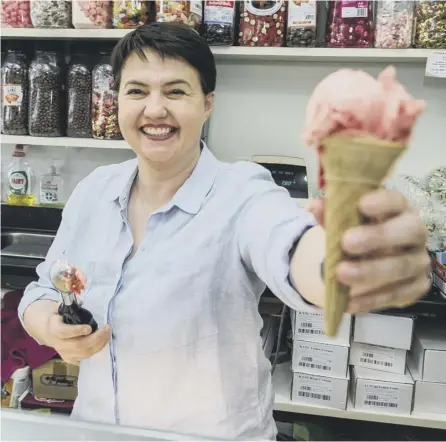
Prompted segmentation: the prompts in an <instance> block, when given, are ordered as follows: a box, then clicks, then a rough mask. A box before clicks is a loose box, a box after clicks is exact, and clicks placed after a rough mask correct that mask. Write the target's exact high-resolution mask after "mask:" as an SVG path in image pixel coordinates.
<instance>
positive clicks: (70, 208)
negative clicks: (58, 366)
mask: <svg viewBox="0 0 446 442" xmlns="http://www.w3.org/2000/svg"><path fill="white" fill-rule="evenodd" d="M82 184H83V183H82V182H81V183H80V184H79V185H78V186H77V187H76V189H75V190H74V191H73V193H72V195H71V197H70V198H69V200H68V202H67V204H66V205H65V208H64V210H63V212H62V220H61V223H60V226H59V229H58V231H57V234H56V237H55V239H54V241H53V243H52V245H51V247H50V249H49V250H48V253H47V256H46V258H45V261H44V262H42V263H41V264H39V265H38V266H37V267H36V273H37V276H38V277H39V279H38V280H37V281H33V282H31V283H30V284H29V285H28V286H27V287H26V289H25V292H24V294H23V297H22V299H21V301H20V304H19V307H18V315H19V319H20V321H21V323H22V326H23V328H25V330H26V327H25V324H24V322H23V317H24V314H25V311H26V309H27V308H28V307H29V306H30V305H31V304H32V303H33V302H35V301H38V300H50V301H55V302H59V301H60V300H61V298H60V294H59V293H58V292H57V291H56V290H55V289H54V288H53V286H52V284H51V280H50V269H51V266H52V265H53V263H54V261H56V260H57V259H59V258H60V257H61V256H62V255H63V254H64V253H65V250H66V247H67V245H68V244H69V242H70V241H71V236H72V230H73V226H74V225H75V223H76V216H77V214H78V211H79V204H80V203H81V201H82V197H81V195H80V193H81V188H82V187H83V186H82Z"/></svg>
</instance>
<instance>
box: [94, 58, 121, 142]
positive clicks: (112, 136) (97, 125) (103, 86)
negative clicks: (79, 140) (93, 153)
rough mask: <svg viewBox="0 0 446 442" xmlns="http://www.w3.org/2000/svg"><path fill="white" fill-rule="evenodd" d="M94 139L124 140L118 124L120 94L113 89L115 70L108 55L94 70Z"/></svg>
mask: <svg viewBox="0 0 446 442" xmlns="http://www.w3.org/2000/svg"><path fill="white" fill-rule="evenodd" d="M92 130H93V137H94V138H99V139H108V140H118V139H122V135H121V131H120V129H119V123H118V93H117V92H116V91H115V90H114V87H113V70H112V67H111V65H110V63H109V56H108V55H107V54H102V55H101V60H100V61H99V63H98V64H97V65H96V66H95V67H94V69H93V94H92Z"/></svg>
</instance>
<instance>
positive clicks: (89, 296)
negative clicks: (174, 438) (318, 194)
mask: <svg viewBox="0 0 446 442" xmlns="http://www.w3.org/2000/svg"><path fill="white" fill-rule="evenodd" d="M136 173H137V162H136V160H130V161H127V162H125V163H122V164H117V165H112V166H104V167H100V168H98V169H97V170H95V171H94V172H93V173H92V174H91V175H89V176H88V177H87V178H85V179H84V180H83V181H82V182H81V183H80V184H79V185H78V186H77V187H76V189H75V190H74V192H73V194H72V196H71V198H70V200H69V201H68V203H67V205H66V207H65V209H64V213H63V220H62V223H61V225H60V228H59V231H58V233H57V236H56V238H55V240H54V242H53V245H52V247H51V249H50V251H49V252H48V256H47V258H46V261H45V262H44V263H42V264H41V265H39V266H38V269H37V270H38V275H39V280H38V282H33V283H31V284H30V285H29V286H28V287H27V289H26V291H25V294H24V296H23V298H22V301H21V303H20V306H19V315H20V317H21V319H22V321H23V314H24V311H25V309H26V308H27V306H29V305H30V304H31V303H32V302H34V301H36V300H38V299H51V300H54V301H59V300H60V295H59V294H58V293H57V292H56V291H55V290H54V289H53V288H52V286H51V283H50V281H49V269H50V267H51V265H52V264H53V262H54V261H55V260H56V259H58V258H65V259H67V260H68V261H70V262H71V263H72V264H74V265H75V266H77V267H79V268H80V269H82V270H83V271H84V272H85V273H86V275H87V278H88V282H87V285H86V289H85V292H84V306H85V308H87V309H88V310H90V311H91V312H92V313H93V315H94V317H95V319H96V321H97V322H98V324H99V326H103V325H104V324H106V323H109V324H111V325H112V329H113V333H112V337H111V340H110V343H109V345H107V346H106V347H105V348H104V349H103V350H101V351H100V352H99V353H97V354H95V355H94V356H92V357H91V358H89V359H87V360H84V361H82V362H81V367H80V375H79V383H78V390H79V394H78V397H77V400H76V402H75V406H74V410H73V414H72V416H73V417H74V418H76V419H82V420H87V421H97V422H103V423H111V424H114V423H119V424H121V425H126V426H133V427H145V428H151V429H156V430H161V431H170V432H177V433H183V434H192V435H196V436H202V437H211V438H224V439H274V438H275V436H276V426H275V423H274V420H273V417H272V409H273V402H274V394H273V390H272V384H271V375H270V369H271V364H270V362H269V361H268V359H267V358H266V357H265V355H264V352H263V349H262V342H261V339H260V330H261V328H262V319H261V317H260V315H259V312H258V304H259V300H260V296H261V295H262V293H263V292H264V290H265V288H266V286H268V287H269V288H270V289H271V291H272V292H273V293H274V294H275V295H276V296H278V297H279V298H280V299H281V300H282V301H283V302H284V303H286V304H287V305H288V306H290V307H292V308H294V309H302V308H303V309H308V308H310V307H308V305H307V304H306V303H305V302H304V301H303V299H302V298H301V297H300V295H299V294H298V293H297V292H296V291H295V290H294V288H293V287H292V286H291V285H290V283H289V278H288V276H289V265H290V251H291V250H292V248H293V245H294V244H295V243H296V241H297V240H298V239H299V238H300V236H301V235H302V233H303V232H304V231H305V230H306V229H307V228H308V227H309V226H313V225H314V224H315V220H314V218H313V217H312V216H311V215H310V214H309V213H307V212H306V211H304V210H302V209H301V208H299V207H298V205H297V203H296V202H295V201H294V200H293V199H292V198H291V197H290V196H289V193H288V192H287V190H285V189H284V188H281V187H279V186H277V185H276V184H275V183H274V181H273V179H272V176H271V174H270V172H269V171H267V170H266V169H265V168H263V167H261V166H259V165H257V164H255V163H251V162H237V163H234V164H228V163H223V162H220V161H218V160H217V159H216V158H215V157H214V156H213V154H212V153H211V152H210V151H209V150H208V148H207V147H206V146H204V147H203V150H202V153H201V156H200V159H199V161H198V163H197V165H196V167H195V169H194V171H193V172H192V174H191V176H190V177H189V178H188V179H187V180H186V182H185V183H184V184H183V186H182V187H181V188H180V189H179V190H178V192H177V193H176V194H175V196H174V198H173V199H172V200H171V202H170V203H168V204H167V205H166V206H164V207H162V208H160V209H159V210H157V211H156V212H154V213H153V214H152V215H151V216H150V217H149V219H148V222H147V229H146V232H145V236H144V239H143V241H142V243H141V245H140V247H139V248H138V250H137V252H136V254H135V255H134V256H133V258H131V259H127V257H128V256H129V254H130V252H131V250H132V245H133V239H132V234H131V230H130V227H129V224H128V220H127V207H128V198H129V193H130V189H131V186H132V184H133V182H134V179H135V176H136Z"/></svg>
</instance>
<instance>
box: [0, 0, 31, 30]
mask: <svg viewBox="0 0 446 442" xmlns="http://www.w3.org/2000/svg"><path fill="white" fill-rule="evenodd" d="M1 8H2V19H1V20H2V21H1V23H2V27H3V28H32V27H33V24H32V22H31V16H30V2H29V0H25V1H16V0H3V1H2V2H1Z"/></svg>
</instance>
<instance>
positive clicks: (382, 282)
mask: <svg viewBox="0 0 446 442" xmlns="http://www.w3.org/2000/svg"><path fill="white" fill-rule="evenodd" d="M358 208H359V211H360V212H361V214H362V215H363V216H364V217H366V218H367V219H368V220H369V222H368V223H367V224H366V225H363V226H359V227H355V228H352V229H349V230H347V232H345V234H344V236H343V238H342V248H343V250H344V252H345V253H346V254H347V255H349V256H351V257H352V259H351V260H344V261H342V262H341V263H340V264H339V266H338V269H337V276H338V279H339V281H340V282H341V283H343V284H345V285H347V286H349V287H350V299H349V303H348V312H350V313H354V314H357V313H367V312H372V311H379V310H384V309H388V308H392V307H404V306H407V305H410V304H413V303H415V302H416V301H417V300H418V299H420V298H421V297H423V296H424V295H425V294H426V292H427V290H428V289H429V278H428V269H429V256H428V253H427V250H426V240H427V232H426V229H425V227H424V225H423V223H422V221H421V219H420V217H419V216H418V215H417V214H416V213H415V212H414V210H413V209H412V207H411V206H410V204H409V202H408V201H407V200H406V199H405V198H404V196H403V195H402V194H401V193H399V192H395V191H391V190H388V189H379V190H377V191H374V192H371V193H368V194H367V195H365V196H364V197H363V198H362V199H361V200H360V201H359V207H358ZM308 209H309V210H310V211H311V212H312V213H313V215H314V216H315V217H316V219H317V221H318V222H319V224H321V225H322V226H323V224H324V201H323V200H314V201H312V202H311V203H310V206H309V207H308Z"/></svg>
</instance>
